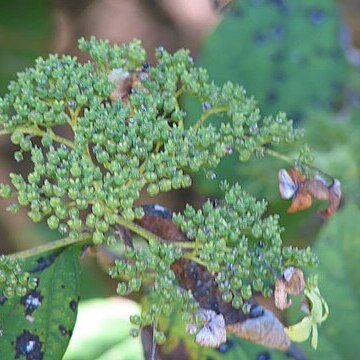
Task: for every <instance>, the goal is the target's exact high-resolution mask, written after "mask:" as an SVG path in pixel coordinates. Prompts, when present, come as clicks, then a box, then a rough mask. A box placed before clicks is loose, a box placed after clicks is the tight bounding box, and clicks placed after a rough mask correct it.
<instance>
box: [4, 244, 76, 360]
mask: <svg viewBox="0 0 360 360" xmlns="http://www.w3.org/2000/svg"><path fill="white" fill-rule="evenodd" d="M80 251H81V247H79V246H73V247H68V248H67V249H65V250H62V251H57V252H52V253H47V254H46V255H45V256H43V257H41V258H39V257H32V258H29V259H28V260H27V261H26V263H25V268H26V270H27V271H28V272H29V273H30V274H31V276H32V277H34V278H35V279H36V282H37V286H36V288H35V289H33V290H29V291H28V292H27V293H26V294H25V295H24V296H23V297H15V298H12V299H6V298H2V300H1V301H0V319H1V325H2V332H3V336H1V337H0V359H26V360H31V359H36V360H42V359H61V358H62V356H63V354H64V352H65V350H66V347H67V345H68V343H69V340H70V337H71V334H72V329H73V327H74V324H75V319H76V314H77V303H78V300H79V281H80V265H79V254H80Z"/></svg>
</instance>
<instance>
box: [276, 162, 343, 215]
mask: <svg viewBox="0 0 360 360" xmlns="http://www.w3.org/2000/svg"><path fill="white" fill-rule="evenodd" d="M278 178H279V191H280V196H281V198H283V199H290V198H292V202H291V205H290V207H289V208H288V212H289V213H294V212H297V211H300V210H305V209H307V208H309V207H311V206H312V199H313V198H314V199H318V200H328V201H329V203H328V206H327V208H326V209H325V210H323V211H321V212H320V215H322V216H324V217H330V216H331V215H332V214H333V213H334V211H335V210H336V209H337V208H338V207H339V204H340V200H341V184H340V181H339V180H337V179H333V181H332V182H331V183H328V182H326V181H325V180H324V179H323V177H322V176H320V175H318V174H317V175H316V176H314V177H313V178H306V177H304V175H302V174H301V172H300V170H299V169H298V168H296V167H294V168H291V169H287V170H285V169H280V170H279V175H278Z"/></svg>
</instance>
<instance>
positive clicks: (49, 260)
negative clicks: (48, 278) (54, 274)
mask: <svg viewBox="0 0 360 360" xmlns="http://www.w3.org/2000/svg"><path fill="white" fill-rule="evenodd" d="M59 254H60V252H56V253H53V254H51V255H49V256H47V257H41V258H39V259H38V260H37V263H38V264H37V265H36V266H35V267H34V268H33V269H32V270H30V273H36V272H41V271H44V270H45V269H46V268H48V267H49V266H50V265H52V264H53V262H54V261H55V259H56V257H57V256H58V255H59Z"/></svg>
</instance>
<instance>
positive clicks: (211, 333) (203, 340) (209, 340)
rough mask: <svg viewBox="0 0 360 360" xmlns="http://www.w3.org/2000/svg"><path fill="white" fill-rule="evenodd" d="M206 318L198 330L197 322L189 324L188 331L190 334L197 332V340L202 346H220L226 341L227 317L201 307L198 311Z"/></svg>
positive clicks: (198, 313)
mask: <svg viewBox="0 0 360 360" xmlns="http://www.w3.org/2000/svg"><path fill="white" fill-rule="evenodd" d="M197 316H200V318H202V319H203V320H204V325H203V326H202V327H200V329H199V330H198V326H197V325H195V324H187V326H186V331H187V332H188V333H189V334H195V333H196V332H197V334H196V336H195V342H196V343H197V344H199V345H201V346H206V347H215V348H216V347H219V346H220V345H221V344H222V343H224V342H226V329H225V319H224V317H223V316H222V315H221V314H217V313H216V312H215V311H213V310H206V309H200V310H199V311H198V312H197Z"/></svg>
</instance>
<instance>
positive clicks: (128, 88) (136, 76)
mask: <svg viewBox="0 0 360 360" xmlns="http://www.w3.org/2000/svg"><path fill="white" fill-rule="evenodd" d="M147 75H148V73H147V71H146V68H143V69H138V70H134V71H127V70H124V69H121V68H119V69H113V70H112V71H111V72H110V74H109V80H110V81H111V82H113V83H114V84H115V85H116V89H115V90H114V91H113V92H112V94H111V95H110V100H112V101H115V100H122V101H126V100H127V98H128V96H129V95H130V94H131V92H132V90H133V89H134V88H141V80H144V79H145V78H146V77H147Z"/></svg>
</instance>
